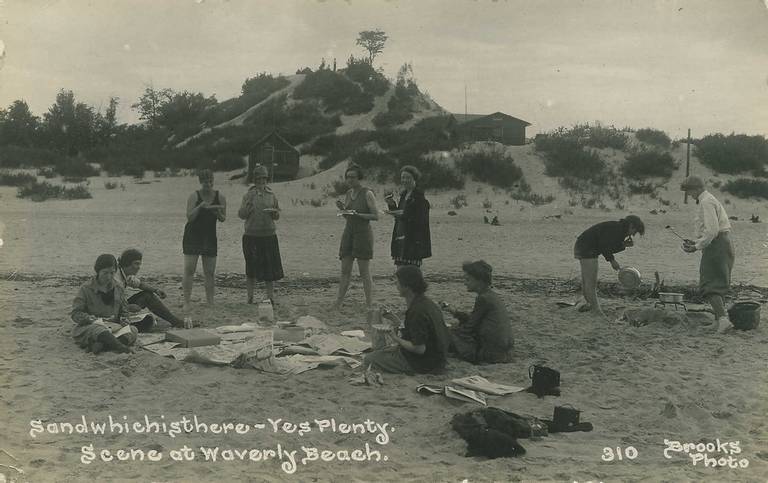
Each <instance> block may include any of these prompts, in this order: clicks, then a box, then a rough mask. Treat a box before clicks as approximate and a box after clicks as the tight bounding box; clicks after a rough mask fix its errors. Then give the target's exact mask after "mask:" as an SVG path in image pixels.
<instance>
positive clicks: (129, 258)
mask: <svg viewBox="0 0 768 483" xmlns="http://www.w3.org/2000/svg"><path fill="white" fill-rule="evenodd" d="M142 258H144V256H143V255H142V254H141V252H140V251H138V250H136V249H135V248H129V249H127V250H126V251H124V252H123V253H122V254H121V255H120V258H118V259H117V264H118V265H120V266H121V267H127V266H129V265H130V264H131V263H133V262H135V261H136V260H141V259H142Z"/></svg>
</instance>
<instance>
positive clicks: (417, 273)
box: [395, 265, 427, 295]
mask: <svg viewBox="0 0 768 483" xmlns="http://www.w3.org/2000/svg"><path fill="white" fill-rule="evenodd" d="M395 276H396V277H397V280H398V281H399V282H400V285H403V286H405V287H408V288H409V289H411V290H413V293H415V294H417V295H421V294H423V293H424V292H426V291H427V282H425V281H424V276H423V275H422V274H421V269H419V267H417V266H415V265H403V266H401V267H400V268H398V269H397V271H396V272H395Z"/></svg>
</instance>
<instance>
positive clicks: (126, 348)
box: [71, 254, 139, 354]
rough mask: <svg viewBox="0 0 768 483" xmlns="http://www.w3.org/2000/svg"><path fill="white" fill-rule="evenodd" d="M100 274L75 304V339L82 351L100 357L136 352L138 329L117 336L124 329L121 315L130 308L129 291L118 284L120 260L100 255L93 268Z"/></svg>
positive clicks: (73, 312) (85, 287)
mask: <svg viewBox="0 0 768 483" xmlns="http://www.w3.org/2000/svg"><path fill="white" fill-rule="evenodd" d="M93 269H94V271H95V272H96V275H95V276H94V277H93V278H92V279H91V280H89V281H88V282H87V283H85V284H84V285H82V286H81V287H80V290H78V292H77V296H75V299H74V300H73V301H72V312H71V317H72V320H73V321H74V322H75V324H77V325H75V326H74V327H73V328H72V337H73V338H74V339H75V342H76V343H77V345H78V346H80V347H81V348H83V349H85V350H87V351H88V352H93V353H95V354H98V353H99V352H102V351H114V352H126V353H127V352H132V350H131V347H130V346H131V345H133V344H134V343H135V342H136V336H137V334H138V332H139V330H138V328H137V327H134V326H129V328H128V329H125V330H124V331H125V332H126V333H125V334H124V335H120V336H119V337H115V336H114V333H117V332H118V331H119V330H120V329H122V328H123V326H124V325H127V324H124V323H122V322H121V316H122V315H124V314H126V313H127V312H128V311H129V309H138V307H128V303H127V301H126V300H125V292H124V291H123V289H122V288H121V287H120V286H119V285H117V284H116V283H115V272H116V271H117V260H115V257H114V256H112V255H109V254H103V255H99V257H98V258H97V259H96V263H95V264H94V266H93Z"/></svg>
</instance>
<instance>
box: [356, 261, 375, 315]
mask: <svg viewBox="0 0 768 483" xmlns="http://www.w3.org/2000/svg"><path fill="white" fill-rule="evenodd" d="M357 269H358V270H360V278H362V279H363V291H364V292H365V305H367V306H368V308H371V305H373V277H372V276H371V261H370V260H360V259H358V260H357Z"/></svg>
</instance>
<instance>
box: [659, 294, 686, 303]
mask: <svg viewBox="0 0 768 483" xmlns="http://www.w3.org/2000/svg"><path fill="white" fill-rule="evenodd" d="M659 302H664V303H665V304H681V303H683V294H681V293H672V292H660V293H659Z"/></svg>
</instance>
